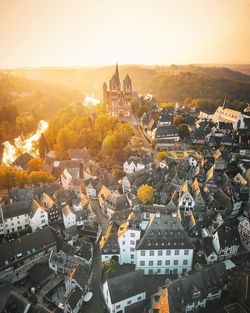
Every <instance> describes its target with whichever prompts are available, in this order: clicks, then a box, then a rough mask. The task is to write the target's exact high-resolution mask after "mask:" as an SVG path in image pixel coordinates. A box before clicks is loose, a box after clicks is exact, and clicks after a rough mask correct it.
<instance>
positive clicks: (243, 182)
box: [233, 173, 247, 187]
mask: <svg viewBox="0 0 250 313" xmlns="http://www.w3.org/2000/svg"><path fill="white" fill-rule="evenodd" d="M233 182H234V183H235V184H237V185H240V186H242V187H245V186H246V185H247V181H246V180H245V178H244V177H243V176H242V175H241V174H240V173H238V174H236V175H235V176H234V178H233Z"/></svg>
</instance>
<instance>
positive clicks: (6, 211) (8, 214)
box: [2, 200, 32, 219]
mask: <svg viewBox="0 0 250 313" xmlns="http://www.w3.org/2000/svg"><path fill="white" fill-rule="evenodd" d="M31 204H32V201H31V200H25V201H20V202H16V203H12V204H7V205H3V206H2V212H3V217H4V219H7V218H12V217H15V216H18V215H23V214H28V213H29V212H30V209H31Z"/></svg>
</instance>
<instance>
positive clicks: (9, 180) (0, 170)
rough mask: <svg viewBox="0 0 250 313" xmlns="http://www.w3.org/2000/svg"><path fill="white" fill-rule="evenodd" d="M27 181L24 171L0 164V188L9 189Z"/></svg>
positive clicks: (20, 185) (22, 184)
mask: <svg viewBox="0 0 250 313" xmlns="http://www.w3.org/2000/svg"><path fill="white" fill-rule="evenodd" d="M27 183H28V175H27V173H26V172H25V171H23V170H20V169H17V168H14V167H10V166H6V165H1V166H0V188H6V189H8V190H10V189H11V188H13V187H23V186H24V185H26V184H27Z"/></svg>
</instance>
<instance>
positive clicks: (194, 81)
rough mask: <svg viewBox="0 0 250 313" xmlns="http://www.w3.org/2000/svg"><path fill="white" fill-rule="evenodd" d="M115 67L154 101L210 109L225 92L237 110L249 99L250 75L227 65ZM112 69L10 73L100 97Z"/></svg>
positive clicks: (45, 69) (138, 90)
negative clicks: (195, 103) (190, 101)
mask: <svg viewBox="0 0 250 313" xmlns="http://www.w3.org/2000/svg"><path fill="white" fill-rule="evenodd" d="M119 68H120V78H121V79H123V77H124V76H125V75H126V74H127V73H128V74H129V75H130V77H131V79H132V81H133V88H134V90H136V91H137V92H138V93H142V94H145V93H152V94H154V95H155V97H156V99H157V100H158V101H184V100H185V99H186V98H191V99H196V100H197V99H199V101H200V102H202V103H205V105H206V106H207V105H209V106H211V109H212V107H215V106H217V105H218V104H220V103H221V102H222V101H223V99H224V97H225V95H227V99H228V102H227V103H228V105H229V106H231V107H234V108H237V109H240V108H242V107H244V105H245V103H246V102H249V101H250V76H249V75H246V74H243V73H240V72H237V71H233V70H230V69H228V68H223V67H204V66H194V65H186V66H176V65H171V66H155V67H153V66H143V65H122V66H119ZM113 72H114V66H105V67H92V68H39V69H26V70H25V69H23V70H22V71H21V70H15V71H12V72H10V73H13V74H16V75H21V76H24V77H27V78H30V79H35V80H41V81H46V82H47V83H53V84H54V83H58V84H63V85H65V86H68V87H71V88H76V89H78V90H79V91H81V92H82V93H84V94H87V95H95V96H96V97H98V98H101V97H102V84H103V82H104V81H106V82H108V81H109V79H110V78H111V76H112V74H113ZM197 101H198V100H197ZM199 101H198V102H199Z"/></svg>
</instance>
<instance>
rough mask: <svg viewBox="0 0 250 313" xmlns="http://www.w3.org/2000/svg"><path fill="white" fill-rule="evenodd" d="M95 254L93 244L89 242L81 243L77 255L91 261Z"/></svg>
mask: <svg viewBox="0 0 250 313" xmlns="http://www.w3.org/2000/svg"><path fill="white" fill-rule="evenodd" d="M92 254H93V248H92V243H91V242H88V241H81V246H80V248H79V249H78V250H77V251H76V253H75V255H77V256H79V257H81V258H84V259H85V260H87V261H90V259H91V258H92Z"/></svg>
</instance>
